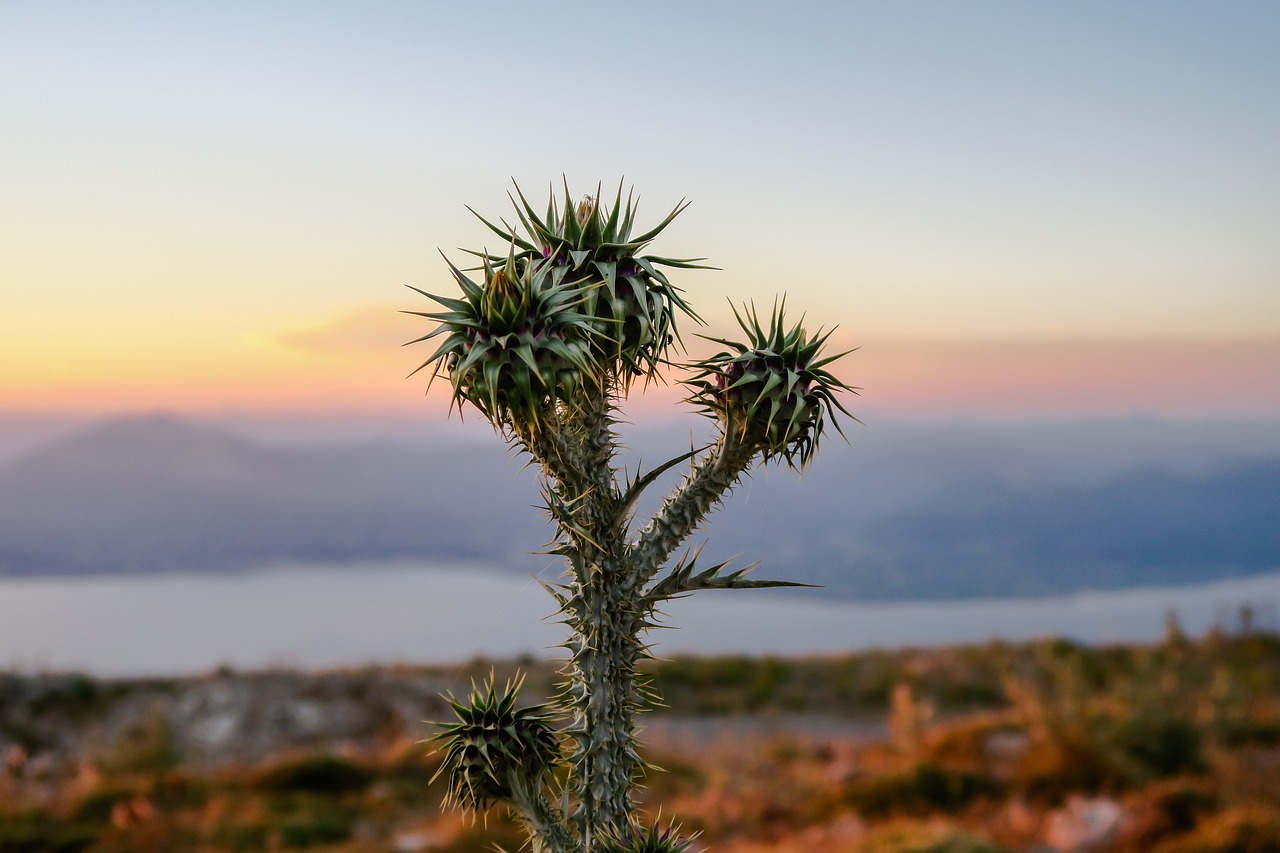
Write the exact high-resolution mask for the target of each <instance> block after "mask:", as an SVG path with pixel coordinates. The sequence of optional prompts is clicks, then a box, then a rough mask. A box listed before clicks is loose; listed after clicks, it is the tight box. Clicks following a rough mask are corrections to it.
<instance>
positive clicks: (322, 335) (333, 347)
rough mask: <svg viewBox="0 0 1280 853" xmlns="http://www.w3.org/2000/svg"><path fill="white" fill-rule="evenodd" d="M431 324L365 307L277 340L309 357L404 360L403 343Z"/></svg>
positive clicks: (393, 311)
mask: <svg viewBox="0 0 1280 853" xmlns="http://www.w3.org/2000/svg"><path fill="white" fill-rule="evenodd" d="M434 325H435V324H434V322H432V321H430V320H424V319H423V318H421V317H413V316H410V315H407V314H404V313H402V311H401V310H400V309H399V308H397V307H395V306H391V305H365V306H361V307H359V308H356V309H353V310H351V311H347V312H345V313H342V314H340V315H338V316H336V317H332V318H330V319H328V320H325V321H323V322H321V323H318V324H316V325H313V326H309V327H306V328H301V329H293V330H290V331H286V332H281V333H279V334H277V335H276V336H275V338H276V340H277V341H278V342H279V343H281V344H284V345H285V346H286V347H289V348H292V349H297V350H302V351H305V352H308V353H317V354H326V355H337V356H345V357H350V356H353V355H354V356H360V357H366V358H369V357H372V358H384V357H385V358H393V357H394V358H396V359H401V358H403V357H404V351H403V350H402V349H401V347H402V346H403V345H404V344H405V342H406V341H410V340H413V339H414V338H418V337H421V336H422V335H424V334H426V333H427V332H429V331H430V330H431V329H432V328H433V327H434Z"/></svg>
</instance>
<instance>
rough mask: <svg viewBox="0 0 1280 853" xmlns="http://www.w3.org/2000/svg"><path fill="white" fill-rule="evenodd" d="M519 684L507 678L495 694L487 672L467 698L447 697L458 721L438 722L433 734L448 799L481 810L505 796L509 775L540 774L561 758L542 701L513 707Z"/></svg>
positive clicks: (509, 790)
mask: <svg viewBox="0 0 1280 853" xmlns="http://www.w3.org/2000/svg"><path fill="white" fill-rule="evenodd" d="M519 688H520V682H519V681H517V682H516V683H514V684H512V683H508V684H507V685H506V686H505V687H504V688H503V691H502V695H498V692H497V689H496V687H495V685H494V682H493V677H492V676H490V678H489V680H488V682H486V684H485V685H484V688H483V690H481V689H480V688H476V687H475V686H474V685H473V686H472V690H471V695H470V697H468V699H467V701H466V702H465V703H464V702H457V701H454V700H452V699H450V700H449V704H450V706H451V707H452V708H453V712H454V714H456V715H457V717H458V722H456V723H442V724H440V725H441V728H442V729H443V730H442V731H441V732H440V734H438V735H436V737H435V738H434V739H435V740H436V741H437V742H438V743H439V744H440V751H441V752H443V753H444V760H443V762H442V763H441V765H440V769H439V770H438V771H436V776H439V775H440V774H441V773H446V772H447V773H448V793H447V798H448V802H449V803H450V804H451V805H453V806H455V807H457V808H460V809H464V810H468V811H483V810H485V809H487V808H488V807H489V806H492V805H494V804H496V803H502V802H508V801H510V800H511V798H512V796H513V795H514V791H513V788H512V783H513V781H514V782H515V783H517V784H519V783H520V782H522V781H523V780H536V779H540V778H541V777H542V775H543V774H544V773H546V772H547V771H548V770H550V769H551V768H552V767H553V766H554V765H555V764H557V763H558V762H559V760H560V742H559V739H558V737H557V736H556V733H555V730H554V729H553V728H552V726H551V724H550V722H549V721H548V718H547V715H546V713H545V710H546V706H545V705H537V706H534V707H529V708H517V707H516V693H517V692H518V690H519ZM513 777H514V778H513ZM434 779H435V777H432V781H434Z"/></svg>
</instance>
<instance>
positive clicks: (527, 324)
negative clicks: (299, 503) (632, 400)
mask: <svg viewBox="0 0 1280 853" xmlns="http://www.w3.org/2000/svg"><path fill="white" fill-rule="evenodd" d="M446 262H447V259H446ZM449 269H450V270H451V271H452V272H453V277H454V279H455V280H456V281H457V282H458V285H459V287H461V288H462V296H461V298H454V297H446V296H436V295H434V294H430V293H427V292H426V291H423V290H419V289H418V288H416V287H414V288H413V289H414V290H417V291H418V292H419V293H421V294H422V295H424V296H428V297H430V298H431V299H434V300H435V301H436V302H439V303H440V304H441V305H442V306H444V308H445V309H446V310H443V311H408V312H405V313H408V314H416V315H417V316H420V317H426V318H428V319H432V320H436V321H438V325H437V326H436V328H435V329H434V330H433V331H431V332H429V333H428V334H426V335H423V336H422V337H420V338H418V339H417V340H414V341H410V343H418V342H420V341H426V340H429V339H431V338H434V337H436V336H440V335H442V336H444V340H443V342H441V343H440V345H439V347H437V349H436V351H435V352H434V353H433V354H432V355H431V357H430V358H428V359H427V360H426V361H424V362H423V363H422V364H421V365H419V366H418V368H417V370H414V373H417V372H418V371H419V370H422V369H423V368H425V367H427V366H434V373H433V374H432V378H433V379H434V378H435V377H436V376H438V375H440V374H441V373H446V374H448V376H449V380H450V382H451V383H452V384H453V398H454V403H455V404H456V405H457V406H458V407H459V409H461V407H462V404H463V403H464V402H468V403H471V404H472V405H474V406H475V407H476V408H477V409H479V410H480V411H481V413H483V414H484V416H485V417H486V418H488V419H489V421H490V423H492V424H493V425H494V426H495V427H499V428H502V427H505V426H515V427H517V428H527V427H537V426H539V425H541V424H543V423H545V422H546V420H547V419H548V418H549V417H551V416H552V415H553V413H554V411H555V408H556V405H557V403H560V402H564V401H570V400H572V399H573V395H574V393H575V392H576V391H578V389H579V388H581V387H582V385H583V383H585V382H593V381H597V380H596V374H597V372H598V367H597V359H596V348H595V347H594V346H593V345H592V343H591V338H592V336H593V334H594V332H593V331H592V328H591V320H590V318H589V317H588V316H587V315H585V314H583V313H582V312H581V310H580V308H581V305H582V302H583V299H584V297H585V292H584V291H583V290H582V288H580V287H578V286H577V285H574V284H571V283H568V282H561V283H555V282H553V281H552V278H551V276H550V275H549V274H548V273H547V272H546V271H543V270H540V269H538V268H535V267H532V266H529V265H524V266H523V267H522V266H521V265H520V264H517V263H516V260H515V250H514V248H513V249H512V252H511V253H510V254H509V255H508V257H507V258H506V259H505V260H504V261H503V262H502V263H501V264H494V263H493V262H492V261H491V260H489V259H488V258H486V259H485V261H484V265H483V267H482V268H481V269H482V272H483V282H482V283H477V282H475V281H472V280H471V279H470V278H468V277H467V275H466V274H465V273H464V272H462V271H461V270H459V269H458V268H457V267H456V266H454V265H453V264H452V263H449ZM411 375H412V374H411Z"/></svg>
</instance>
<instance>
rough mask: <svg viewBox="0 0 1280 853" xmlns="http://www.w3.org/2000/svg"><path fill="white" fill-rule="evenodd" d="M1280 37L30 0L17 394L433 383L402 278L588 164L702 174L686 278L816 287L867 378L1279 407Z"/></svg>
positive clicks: (629, 173) (993, 5)
mask: <svg viewBox="0 0 1280 853" xmlns="http://www.w3.org/2000/svg"><path fill="white" fill-rule="evenodd" d="M1277 43H1280V4H1276V3H1274V2H1271V0H1261V2H1231V3H1183V2H1168V0H1161V2H1141V1H1140V2H1128V3H1123V4H1117V3H1113V2H1087V1H1086V2H1070V3H1067V2H1060V3H1049V2H1046V3H1017V2H975V3H942V2H930V3H925V2H897V3H865V4H864V3H834V2H832V3H807V2H794V3H785V4H779V3H768V4H764V3H752V2H733V3H728V2H725V3H715V2H707V3H684V2H650V3H646V4H625V5H624V4H614V3H558V2H544V3H537V4H532V3H518V2H493V3H486V4H467V5H466V7H465V8H464V4H461V3H428V2H372V3H364V4H352V3H340V2H272V3H257V2H253V3H251V2H218V3H179V4H174V3H132V2H116V3H99V2H79V3H77V2H35V0H29V2H22V0H8V1H7V2H5V0H0V128H2V129H3V132H0V296H3V308H2V309H0V412H76V413H86V412H88V413H93V412H102V413H121V412H130V411H137V410H156V409H168V410H173V411H179V412H182V411H193V412H218V411H232V410H234V411H259V410H262V411H281V410H288V411H314V412H318V413H333V412H350V411H369V412H375V411H387V412H404V411H406V410H413V409H423V411H424V416H425V415H426V407H427V404H424V402H423V400H422V391H423V388H424V386H425V381H423V379H422V377H421V376H419V377H415V378H413V379H411V380H406V379H405V376H406V374H408V373H409V371H411V370H412V369H413V368H414V367H416V366H417V364H418V363H419V362H420V361H421V360H422V359H423V358H425V357H426V355H427V354H429V353H428V351H427V350H426V348H423V347H416V348H409V349H405V348H401V347H400V344H401V343H402V342H403V341H406V340H409V339H411V338H414V337H417V336H419V335H421V334H423V333H424V332H425V331H426V330H427V327H425V326H424V323H423V321H421V320H420V319H418V318H413V317H409V316H406V315H403V314H399V313H397V312H398V310H399V309H411V310H422V309H425V308H427V307H429V303H428V302H427V301H426V300H423V299H422V298H421V297H419V296H417V295H416V294H414V293H413V292H412V291H410V290H408V289H406V288H405V287H404V285H406V284H410V285H413V286H415V287H420V288H422V289H424V290H428V291H431V292H437V293H449V292H451V291H452V289H453V287H454V285H453V284H452V282H451V280H450V279H449V276H448V273H447V269H446V267H445V265H444V262H443V261H442V260H441V258H440V256H439V254H438V253H437V248H439V249H442V250H444V251H445V252H446V253H448V254H450V256H451V257H454V258H457V259H459V260H461V259H462V258H463V256H462V253H460V252H458V251H457V250H456V247H459V246H465V247H473V248H480V247H482V246H484V245H486V244H492V243H493V241H494V239H496V238H492V235H490V234H489V233H488V232H487V231H486V230H485V228H484V227H483V226H482V225H481V224H480V223H479V222H478V221H476V220H475V219H474V218H472V217H471V215H470V214H469V213H468V212H467V210H466V208H465V205H470V206H472V207H474V208H476V209H477V210H478V211H479V212H481V213H483V214H485V215H487V216H492V217H501V216H504V215H506V214H507V212H508V211H509V210H510V206H509V202H508V201H507V198H506V194H507V192H508V190H509V189H510V188H511V181H512V180H513V179H514V180H515V181H516V182H518V183H519V184H520V186H521V187H522V188H524V189H525V191H526V193H527V194H529V195H530V196H531V197H538V198H540V199H541V198H544V197H545V192H546V188H547V187H548V186H549V185H550V184H553V183H554V184H555V185H557V186H559V184H560V182H561V179H562V177H561V176H562V175H563V176H564V177H565V178H567V180H568V182H569V185H570V188H571V190H572V192H573V193H574V195H578V194H582V193H586V192H594V190H595V187H596V185H597V183H598V182H603V184H604V185H605V187H606V190H609V189H611V188H613V187H616V186H617V183H618V181H619V180H620V179H621V178H625V180H626V182H627V184H628V185H629V186H630V185H634V187H635V188H636V190H637V192H638V193H639V194H640V196H641V199H642V200H641V208H640V210H641V217H640V218H641V225H645V224H647V223H648V222H656V221H658V220H659V219H661V218H662V217H663V216H664V215H665V214H666V213H667V211H668V210H669V209H670V208H672V207H673V206H674V205H675V204H676V203H678V202H679V201H680V199H681V198H688V199H690V200H692V202H693V203H692V205H691V206H690V207H689V209H688V210H687V211H686V212H685V213H684V214H683V215H682V216H681V217H680V218H679V219H678V220H677V221H676V222H675V224H674V225H672V226H671V228H670V229H669V230H668V232H666V233H665V234H664V235H663V236H662V237H660V238H659V240H658V242H657V243H655V245H654V251H655V252H657V253H658V254H663V255H670V256H676V257H681V256H705V257H707V258H708V259H709V262H710V263H713V264H715V265H716V266H718V267H721V268H722V270H721V271H704V272H681V273H679V274H678V275H677V276H675V277H674V278H673V281H674V283H675V284H677V285H678V286H680V287H682V288H684V289H685V291H686V293H687V295H688V297H689V299H690V301H691V302H692V303H693V304H694V306H695V307H696V308H697V309H698V310H699V312H700V313H702V314H703V316H704V317H706V319H707V320H708V321H709V322H710V324H711V329H710V331H711V332H712V333H716V334H722V333H724V332H726V331H728V328H727V327H726V325H725V324H726V321H727V320H729V319H730V318H731V315H730V312H729V309H728V304H729V300H734V301H737V302H741V301H744V300H755V301H756V302H757V303H764V304H766V305H767V304H770V303H772V301H773V298H774V294H776V293H779V292H783V291H785V292H786V293H787V298H788V306H789V307H790V308H794V309H795V310H796V311H797V312H802V311H804V312H807V314H808V318H809V322H810V323H811V324H812V325H814V326H817V325H827V326H830V325H835V324H838V325H839V327H840V328H839V331H838V332H837V335H836V341H837V343H839V344H841V345H843V346H844V347H845V348H848V347H854V346H858V347H860V349H859V350H858V351H857V352H856V353H854V354H853V355H851V356H849V357H848V359H847V360H846V361H845V362H844V363H843V367H842V369H841V371H840V372H841V375H842V378H845V379H847V381H849V382H850V383H851V384H854V385H858V386H862V387H863V389H864V393H863V397H862V399H861V400H860V401H859V402H858V404H857V406H858V407H866V408H868V409H871V410H876V411H886V412H902V413H910V414H929V413H947V412H964V413H977V414H982V413H992V414H1007V413H1014V414H1018V413H1021V414H1028V415H1053V416H1058V415H1068V416H1070V415H1090V414H1097V413H1121V414H1131V413H1155V414H1164V415H1188V416H1201V415H1203V416H1222V415H1227V416H1250V417H1252V416H1280V85H1278V83H1280V51H1277V49H1276V44H1277ZM690 331H692V330H690ZM441 390H443V389H441ZM434 393H435V392H433V394H434ZM658 396H659V397H664V398H669V397H671V396H672V394H671V393H670V392H668V393H666V394H665V395H664V394H659V395H658ZM441 399H443V398H441ZM441 408H443V407H441ZM855 408H857V407H855Z"/></svg>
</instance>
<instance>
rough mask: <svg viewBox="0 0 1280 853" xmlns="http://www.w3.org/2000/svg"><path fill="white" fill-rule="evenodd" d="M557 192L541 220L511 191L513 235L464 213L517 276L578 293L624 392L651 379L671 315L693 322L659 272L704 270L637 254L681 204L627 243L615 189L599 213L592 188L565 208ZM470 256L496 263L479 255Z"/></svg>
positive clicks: (628, 226)
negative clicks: (489, 233) (503, 245)
mask: <svg viewBox="0 0 1280 853" xmlns="http://www.w3.org/2000/svg"><path fill="white" fill-rule="evenodd" d="M564 191H565V197H564V203H563V205H561V204H560V203H559V201H558V200H557V199H556V196H555V193H554V192H553V193H551V197H550V200H549V201H548V202H547V212H546V215H545V216H538V214H537V213H536V212H535V211H534V209H533V206H532V205H530V204H529V202H528V201H527V200H526V199H525V197H524V194H523V193H521V192H520V188H519V187H518V186H517V187H516V196H515V197H512V199H511V201H512V204H514V205H515V208H516V215H517V216H518V217H519V219H520V225H521V229H516V228H513V227H512V226H510V225H508V224H507V223H506V221H503V223H502V225H501V226H498V225H495V224H493V223H492V222H490V221H489V220H487V219H485V218H484V217H483V216H480V214H478V213H476V212H475V211H474V210H472V211H471V212H472V213H475V215H476V216H477V217H478V218H479V219H480V221H481V222H483V223H484V224H485V225H487V226H489V228H490V229H492V230H493V231H494V233H496V234H498V235H499V236H500V237H502V239H503V240H504V241H505V242H508V243H510V244H511V245H512V246H513V247H514V248H515V258H516V260H517V262H518V264H519V267H520V269H521V270H526V269H532V270H534V271H536V272H537V273H538V274H539V275H546V276H548V277H549V278H550V280H551V281H552V282H553V283H554V284H555V285H561V284H569V285H572V286H576V287H580V288H583V289H584V290H585V291H586V296H585V299H584V300H583V305H582V311H583V313H584V314H587V315H588V316H590V317H591V318H592V321H593V322H592V328H593V329H594V330H595V331H596V332H597V335H596V337H595V338H593V342H594V343H595V344H596V346H597V347H598V348H599V350H600V352H601V353H602V355H603V356H604V360H603V363H604V364H605V366H607V367H608V368H610V369H611V373H612V375H613V377H614V378H616V379H618V380H619V381H620V382H621V383H622V384H623V385H624V386H625V385H626V384H627V383H629V382H630V380H631V377H633V376H636V375H644V376H652V375H653V373H654V371H655V370H656V369H657V367H658V365H659V364H660V363H661V362H662V361H663V359H664V357H665V353H666V350H667V347H668V346H669V345H670V344H671V343H672V342H673V340H675V339H676V338H678V337H679V331H678V330H677V328H676V315H677V313H684V314H687V315H689V316H690V317H692V318H693V319H694V320H697V321H698V322H701V320H699V318H698V316H697V315H696V314H695V313H694V312H693V309H691V308H690V307H689V305H688V303H686V302H685V301H684V298H683V297H681V295H680V292H679V290H677V289H676V288H675V287H673V286H672V285H671V282H670V281H668V280H667V276H666V274H665V273H664V272H663V271H662V269H660V267H664V266H665V267H676V268H683V269H709V267H704V266H702V265H700V264H698V263H697V262H698V261H700V260H703V259H702V258H687V259H676V258H662V257H657V256H653V255H642V254H641V251H642V250H643V249H644V247H645V246H647V245H648V244H649V242H650V241H652V240H653V238H654V237H656V236H657V235H658V234H659V233H660V232H661V231H662V230H663V229H664V228H666V227H667V225H669V224H670V223H671V220H673V219H675V218H676V216H678V215H679V214H680V212H681V211H682V210H684V209H685V207H687V206H688V203H687V202H681V203H680V204H678V205H676V207H675V209H673V210H672V211H671V213H670V214H668V215H667V217H666V219H664V220H662V221H661V222H660V223H658V225H656V226H655V227H653V228H650V229H649V230H648V231H646V232H644V233H643V234H640V235H638V236H635V237H632V236H631V230H632V227H633V224H634V220H635V211H636V205H635V204H634V202H633V200H632V197H631V194H630V193H628V195H627V200H626V203H625V205H624V203H623V201H622V184H619V185H618V193H617V196H616V198H615V199H614V203H613V206H612V207H606V206H605V205H604V203H603V202H602V200H601V199H600V192H599V188H597V190H596V195H595V196H586V197H584V198H583V199H582V201H580V202H579V203H578V204H577V205H574V203H573V202H572V201H571V200H570V197H569V187H568V185H567V184H566V185H565V190H564ZM517 197H518V199H519V200H518V201H517V200H516V198H517ZM468 209H470V208H468ZM472 254H475V255H478V256H480V257H482V258H484V259H485V260H486V261H490V262H493V261H496V260H498V259H497V258H496V257H494V256H492V255H489V254H488V253H485V252H473V253H472Z"/></svg>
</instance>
